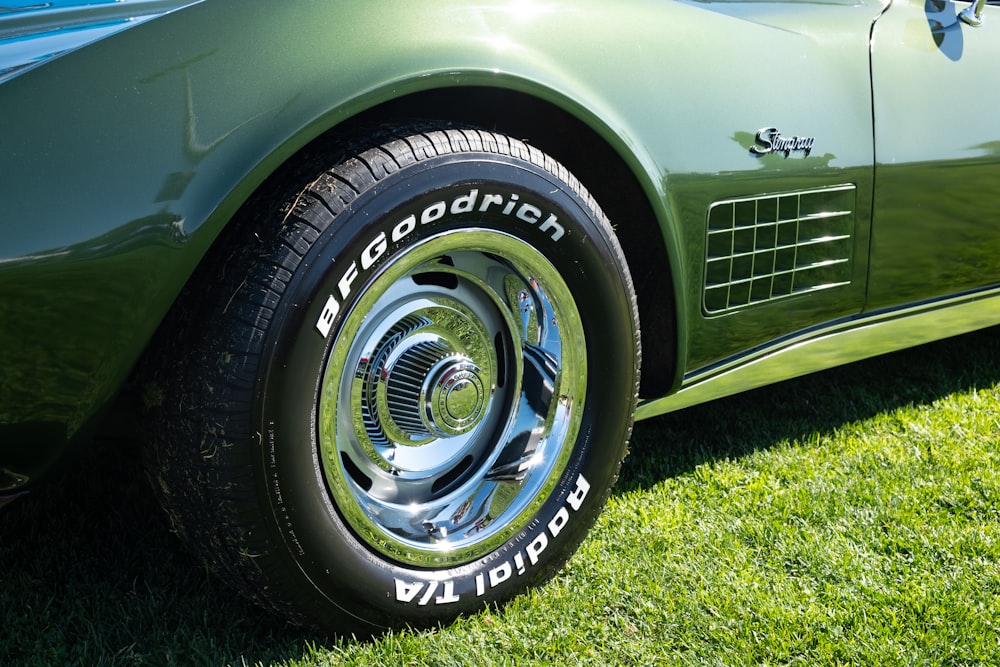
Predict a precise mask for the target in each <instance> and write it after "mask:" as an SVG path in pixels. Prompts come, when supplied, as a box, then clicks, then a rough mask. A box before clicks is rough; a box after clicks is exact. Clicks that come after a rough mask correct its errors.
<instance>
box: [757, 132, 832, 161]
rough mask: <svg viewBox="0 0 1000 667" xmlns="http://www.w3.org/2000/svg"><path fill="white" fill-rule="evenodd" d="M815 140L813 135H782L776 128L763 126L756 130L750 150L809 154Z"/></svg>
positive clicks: (786, 155)
mask: <svg viewBox="0 0 1000 667" xmlns="http://www.w3.org/2000/svg"><path fill="white" fill-rule="evenodd" d="M815 141H816V140H815V139H814V138H813V137H798V136H795V137H784V136H782V135H781V132H779V131H778V128H776V127H765V128H764V129H762V130H760V131H758V132H757V136H756V137H755V138H754V145H753V146H751V147H750V152H751V153H752V154H753V155H770V154H771V153H782V154H783V155H784V156H785V157H788V156H789V155H791V154H792V152H802V154H803V155H809V153H811V152H812V147H813V143H814V142H815Z"/></svg>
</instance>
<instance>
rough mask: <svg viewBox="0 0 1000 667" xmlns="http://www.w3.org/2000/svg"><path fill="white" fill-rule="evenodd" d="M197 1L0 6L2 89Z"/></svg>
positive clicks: (34, 1)
mask: <svg viewBox="0 0 1000 667" xmlns="http://www.w3.org/2000/svg"><path fill="white" fill-rule="evenodd" d="M198 2H201V0H50V1H49V2H39V0H0V83H2V82H3V81H5V80H7V79H10V78H12V77H14V76H16V75H17V74H20V73H22V72H24V71H26V70H28V69H30V68H32V67H34V66H36V65H38V64H40V63H43V62H45V61H46V60H49V59H50V58H54V57H56V56H58V55H61V54H63V53H66V52H68V51H72V50H74V49H78V48H80V47H81V46H84V45H86V44H90V43H92V42H95V41H97V40H99V39H103V38H104V37H107V36H108V35H111V34H113V33H116V32H118V31H120V30H123V29H125V28H128V27H131V26H135V25H138V24H140V23H143V22H145V21H148V20H149V19H152V18H155V17H157V16H161V15H163V14H165V13H167V12H169V11H172V10H175V9H179V8H180V7H183V6H186V5H192V4H197V3H198Z"/></svg>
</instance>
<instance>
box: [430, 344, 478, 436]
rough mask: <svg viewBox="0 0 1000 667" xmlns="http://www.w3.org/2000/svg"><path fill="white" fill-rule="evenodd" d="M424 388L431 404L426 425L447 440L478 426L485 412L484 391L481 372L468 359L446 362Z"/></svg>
mask: <svg viewBox="0 0 1000 667" xmlns="http://www.w3.org/2000/svg"><path fill="white" fill-rule="evenodd" d="M449 361H450V362H451V363H448V364H446V365H445V366H444V368H442V369H441V370H440V371H439V372H438V373H436V374H431V375H430V376H429V377H428V378H427V379H428V382H427V384H425V385H424V395H425V396H427V397H428V398H429V399H430V400H429V401H428V403H429V407H430V414H429V415H428V416H429V418H430V419H429V421H430V422H431V423H430V424H428V425H429V426H431V427H432V428H434V429H435V430H436V431H438V432H439V433H441V434H442V435H446V436H455V435H461V434H463V433H467V432H469V431H470V430H472V429H473V428H474V427H475V426H476V424H478V423H479V420H480V418H482V416H483V412H484V410H485V408H486V388H485V387H484V385H483V380H482V378H481V377H480V374H481V370H480V369H479V367H478V366H476V364H474V363H472V362H471V361H470V360H468V359H464V358H459V359H457V360H456V359H452V360H449Z"/></svg>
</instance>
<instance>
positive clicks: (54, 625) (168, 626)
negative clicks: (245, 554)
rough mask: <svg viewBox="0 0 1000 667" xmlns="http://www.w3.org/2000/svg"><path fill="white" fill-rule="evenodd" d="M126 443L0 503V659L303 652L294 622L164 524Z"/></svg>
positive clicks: (183, 658) (178, 658)
mask: <svg viewBox="0 0 1000 667" xmlns="http://www.w3.org/2000/svg"><path fill="white" fill-rule="evenodd" d="M138 459H139V457H138V454H137V452H136V451H135V448H132V447H124V446H122V445H108V446H105V447H101V448H99V450H98V451H97V452H96V453H95V454H94V455H93V456H92V457H91V458H90V459H88V460H86V461H81V462H79V463H78V464H77V465H76V467H75V469H73V470H67V471H64V472H63V473H61V474H58V475H56V477H55V478H53V479H51V480H50V481H49V482H48V483H46V484H44V485H42V486H41V487H39V488H38V489H37V490H35V491H34V492H33V493H31V494H29V495H27V496H25V497H24V498H21V499H19V500H18V501H17V502H14V503H13V504H11V505H10V506H8V507H7V508H6V509H5V510H3V511H2V512H0V571H2V572H3V579H2V582H0V664H2V665H88V666H89V665H111V664H114V665H133V664H135V665H139V664H141V665H200V664H206V665H221V664H230V663H231V664H236V665H240V664H243V663H244V660H245V661H246V662H247V663H249V664H253V663H255V662H257V661H263V662H264V663H265V664H266V663H268V662H273V661H274V662H285V661H287V660H290V659H294V658H302V657H303V655H304V654H307V647H306V645H305V643H306V642H307V641H310V642H316V639H315V638H312V637H309V636H308V635H306V634H305V633H304V632H302V631H299V630H298V629H296V628H292V627H289V626H285V625H284V624H282V622H281V621H280V620H276V619H275V618H273V617H271V616H269V615H267V614H266V613H264V612H262V611H260V610H258V609H257V608H256V607H255V606H253V605H252V604H250V603H247V602H245V601H243V600H242V599H241V598H240V597H238V596H237V595H236V594H235V593H233V592H231V591H230V590H229V589H228V588H226V587H225V586H223V585H222V584H220V583H219V582H218V581H216V580H215V579H214V578H213V577H211V576H210V575H209V574H208V573H207V572H206V571H205V570H204V569H203V568H202V567H201V566H200V565H199V564H198V563H197V562H196V561H195V560H194V559H193V558H192V557H191V556H189V555H188V554H187V552H186V551H185V549H184V547H183V546H182V545H181V544H180V542H179V541H178V540H177V539H176V537H175V536H174V535H173V534H171V532H170V530H169V528H168V526H167V523H166V520H165V518H164V517H163V515H162V512H161V511H160V508H159V506H158V505H157V502H156V500H155V498H154V497H153V494H152V492H151V491H150V489H149V487H148V483H147V481H146V478H145V477H144V475H143V474H142V469H141V464H140V462H139V460H138Z"/></svg>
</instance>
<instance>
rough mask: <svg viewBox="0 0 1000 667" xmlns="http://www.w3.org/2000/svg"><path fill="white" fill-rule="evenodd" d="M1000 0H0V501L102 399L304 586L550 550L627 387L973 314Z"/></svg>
mask: <svg viewBox="0 0 1000 667" xmlns="http://www.w3.org/2000/svg"><path fill="white" fill-rule="evenodd" d="M995 4H996V3H994V2H984V1H983V0H977V2H975V3H974V4H970V3H962V2H955V1H952V0H920V1H919V2H918V1H917V0H829V1H824V2H810V1H782V0H774V1H763V2H757V1H746V2H743V1H737V0H725V1H711V2H710V1H707V0H627V1H621V0H619V1H617V2H608V1H606V0H572V2H569V1H566V0H490V1H488V2H486V1H481V0H435V1H433V2H420V3H416V2H412V3H398V2H388V1H387V0H364V1H361V0H341V1H340V2H303V1H289V2H272V1H270V0H238V1H237V0H117V1H114V2H112V1H111V0H69V1H66V0H62V1H60V0H53V1H52V2H38V1H37V0H7V2H6V3H5V4H4V5H3V6H2V7H0V117H2V123H0V147H2V151H3V153H2V154H3V160H2V163H0V202H2V205H0V206H2V209H0V210H2V220H0V313H2V317H0V368H2V369H3V372H2V375H0V504H3V503H7V502H10V501H11V500H13V499H14V498H16V497H18V496H20V495H22V494H23V493H25V492H26V491H28V490H31V489H35V490H36V492H39V493H43V492H44V482H45V479H46V474H47V473H49V472H50V471H52V470H53V469H55V468H57V467H58V466H60V465H63V466H65V465H67V464H68V463H67V462H72V461H73V457H74V456H79V455H81V453H83V452H85V451H86V449H87V447H88V445H89V443H91V442H92V440H93V435H94V434H95V433H99V432H101V430H102V429H104V428H106V427H107V424H108V423H109V419H121V415H122V412H123V410H130V409H131V408H132V407H134V408H135V411H134V414H135V415H136V421H137V423H139V424H140V425H141V430H142V438H141V442H142V443H143V444H142V445H140V446H141V447H142V449H143V456H144V458H145V460H146V462H147V465H148V469H149V474H150V478H151V480H152V482H153V487H154V490H155V492H156V493H157V495H158V496H159V498H160V500H161V502H162V504H163V505H164V508H165V511H166V514H167V516H168V517H169V520H170V522H171V526H172V528H173V529H174V530H175V531H176V533H177V534H178V535H179V536H180V538H181V539H182V540H183V541H184V542H185V543H186V544H187V545H188V546H189V547H191V548H192V549H193V550H194V552H196V553H197V554H198V555H199V556H200V557H201V558H202V559H203V560H204V561H205V563H206V564H207V565H208V566H209V567H210V568H211V569H212V570H214V571H215V572H217V573H218V574H219V576H220V577H222V578H223V579H224V580H226V581H227V582H229V583H230V584H231V585H232V586H233V587H234V588H235V589H236V590H238V591H241V592H242V593H244V594H245V595H247V596H248V597H250V598H251V599H253V600H255V601H256V602H258V603H259V604H261V605H263V606H264V607H266V608H268V609H271V610H273V611H275V612H276V613H277V614H279V615H280V616H283V617H284V618H287V619H289V620H291V621H293V622H295V623H299V624H301V625H304V626H307V627H312V628H317V629H319V630H321V631H324V632H330V633H338V634H346V633H350V632H357V633H377V632H381V631H383V630H384V629H385V628H399V627H406V626H426V625H433V624H437V623H446V622H449V621H451V620H453V619H454V618H456V617H458V616H459V615H462V614H467V613H474V612H476V611H478V610H481V609H483V608H485V607H488V606H491V605H497V604H501V603H503V602H505V601H507V600H509V599H510V598H512V597H513V596H515V595H517V594H519V593H521V592H522V591H524V590H525V589H526V588H528V587H531V586H537V585H539V584H541V583H543V582H545V581H546V580H548V579H549V578H550V577H551V576H553V574H554V573H555V572H557V571H558V570H559V568H560V567H561V566H562V565H563V564H564V563H565V562H566V560H567V559H568V558H569V557H570V555H571V554H572V553H573V552H574V550H575V549H576V548H577V546H578V545H579V544H580V543H581V541H582V540H583V539H584V538H585V536H586V534H587V532H588V530H589V528H590V527H591V526H592V524H593V523H594V521H595V520H596V517H597V516H598V514H599V512H600V510H601V508H602V506H603V504H604V503H605V501H606V499H607V498H608V496H609V493H610V490H611V488H612V486H613V484H614V482H615V480H616V478H617V475H618V472H619V469H620V466H621V462H622V460H623V457H624V456H625V453H626V448H627V442H628V438H629V436H630V433H631V429H632V425H633V421H634V420H635V419H648V418H652V417H655V416H657V415H661V414H664V413H667V412H671V411H675V410H679V409H682V408H684V407H687V406H690V405H694V404H697V403H703V402H706V401H710V400H712V399H715V398H718V397H722V396H726V395H730V394H734V393H737V392H741V391H745V390H748V389H751V388H756V387H761V386H764V385H767V384H770V383H774V382H778V381H781V380H784V379H787V378H791V377H794V376H797V375H801V374H804V373H809V372H813V371H817V370H820V369H825V368H828V367H831V366H835V365H838V364H843V363H847V362H852V361H856V360H859V359H862V358H866V357H870V356H873V355H877V354H881V353H886V352H890V351H893V350H898V349H902V348H905V347H910V346H914V345H918V344H921V343H925V342H928V341H932V340H936V339H941V338H945V337H949V336H953V335H958V334H961V333H965V332H969V331H973V330H977V329H982V328H986V327H990V326H994V325H997V324H1000V197H998V188H1000V185H998V184H1000V129H997V125H996V124H995V123H991V122H990V121H989V118H988V114H987V113H986V111H987V110H988V109H991V108H996V107H998V106H1000V85H997V75H996V74H995V63H997V62H998V61H1000V39H998V34H1000V33H998V32H997V31H1000V9H998V8H997V7H995V6H994V5H995ZM991 23H996V25H995V26H994V25H991ZM640 351H641V354H640ZM640 356H641V358H642V363H641V369H642V373H641V377H640ZM109 415H112V416H113V417H109ZM722 418H724V416H723V415H720V419H722ZM664 446H671V444H670V443H664ZM70 464H71V463H70ZM678 594H682V593H681V592H678Z"/></svg>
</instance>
